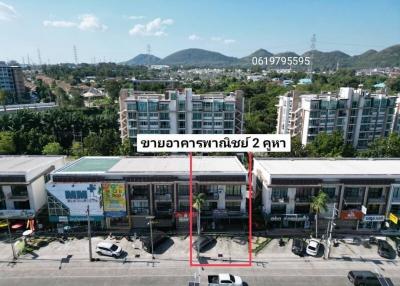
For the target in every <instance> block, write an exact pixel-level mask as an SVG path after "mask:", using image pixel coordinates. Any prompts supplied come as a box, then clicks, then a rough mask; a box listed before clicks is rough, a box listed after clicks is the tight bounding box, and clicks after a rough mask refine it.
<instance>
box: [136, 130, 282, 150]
mask: <svg viewBox="0 0 400 286" xmlns="http://www.w3.org/2000/svg"><path fill="white" fill-rule="evenodd" d="M137 149H138V152H152V153H154V152H290V135H289V134H179V135H177V134H138V136H137Z"/></svg>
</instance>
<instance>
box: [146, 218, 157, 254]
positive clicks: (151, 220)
mask: <svg viewBox="0 0 400 286" xmlns="http://www.w3.org/2000/svg"><path fill="white" fill-rule="evenodd" d="M146 218H147V219H148V220H149V222H148V224H149V226H150V241H151V258H152V259H155V257H154V245H153V219H154V216H147V217H146Z"/></svg>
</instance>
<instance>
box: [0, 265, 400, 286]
mask: <svg viewBox="0 0 400 286" xmlns="http://www.w3.org/2000/svg"><path fill="white" fill-rule="evenodd" d="M351 269H352V270H371V271H378V272H379V273H381V274H382V275H384V276H385V277H390V280H389V283H388V284H383V285H384V286H393V285H400V273H399V271H398V265H397V263H396V264H394V263H390V262H386V261H383V262H379V263H378V262H371V261H364V262H363V261H352V262H349V261H334V260H331V261H323V260H304V261H291V260H270V261H268V262H265V264H254V265H253V267H251V268H232V267H231V268H221V267H213V268H210V267H205V268H204V269H202V270H201V269H198V268H190V267H189V266H188V264H187V262H170V261H169V262H162V261H161V262H160V263H159V264H148V263H142V264H138V263H126V264H124V263H115V262H114V263H113V262H92V263H90V262H87V261H71V262H69V263H65V264H62V265H61V267H60V263H59V262H57V261H43V260H42V261H20V262H19V263H17V264H15V265H14V264H9V263H5V262H4V263H0V286H3V285H4V286H24V285H27V286H55V285H57V286H69V285H71V286H77V285H84V286H91V285H93V286H106V285H110V286H120V285H129V286H132V285H140V286H143V285H155V286H158V285H160V286H161V285H163V286H164V285H167V286H175V285H176V286H180V285H182V286H183V285H188V282H189V281H191V280H193V277H194V273H195V272H197V271H199V272H200V277H201V282H202V283H201V285H202V286H203V285H206V279H207V275H209V274H217V273H224V272H225V273H226V272H230V273H232V274H235V275H239V276H241V277H242V279H243V281H245V282H246V284H245V285H248V286H261V285H263V286H265V285H266V286H268V285H271V286H286V285H288V286H289V285H290V286H293V285H299V286H303V285H304V286H306V285H307V286H342V285H343V286H350V285H351V284H350V283H349V282H348V280H347V277H346V275H347V273H348V271H349V270H351Z"/></svg>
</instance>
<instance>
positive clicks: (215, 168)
mask: <svg viewBox="0 0 400 286" xmlns="http://www.w3.org/2000/svg"><path fill="white" fill-rule="evenodd" d="M109 173H135V174H144V173H157V174H175V173H180V174H181V173H189V157H187V156H168V157H128V158H123V159H122V160H121V161H119V162H118V163H117V164H115V165H114V166H113V167H112V168H111V169H110V170H109ZM193 173H210V174H216V173H224V174H247V171H246V169H245V168H244V166H243V165H242V164H241V163H240V161H239V160H238V159H237V157H234V156H231V157H217V156H215V157H208V156H207V157H200V156H198V157H196V156H194V157H193Z"/></svg>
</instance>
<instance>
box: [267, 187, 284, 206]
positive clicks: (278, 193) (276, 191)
mask: <svg viewBox="0 0 400 286" xmlns="http://www.w3.org/2000/svg"><path fill="white" fill-rule="evenodd" d="M287 191H288V190H287V188H272V193H271V200H272V201H273V202H282V203H283V202H285V201H286V200H287Z"/></svg>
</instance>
